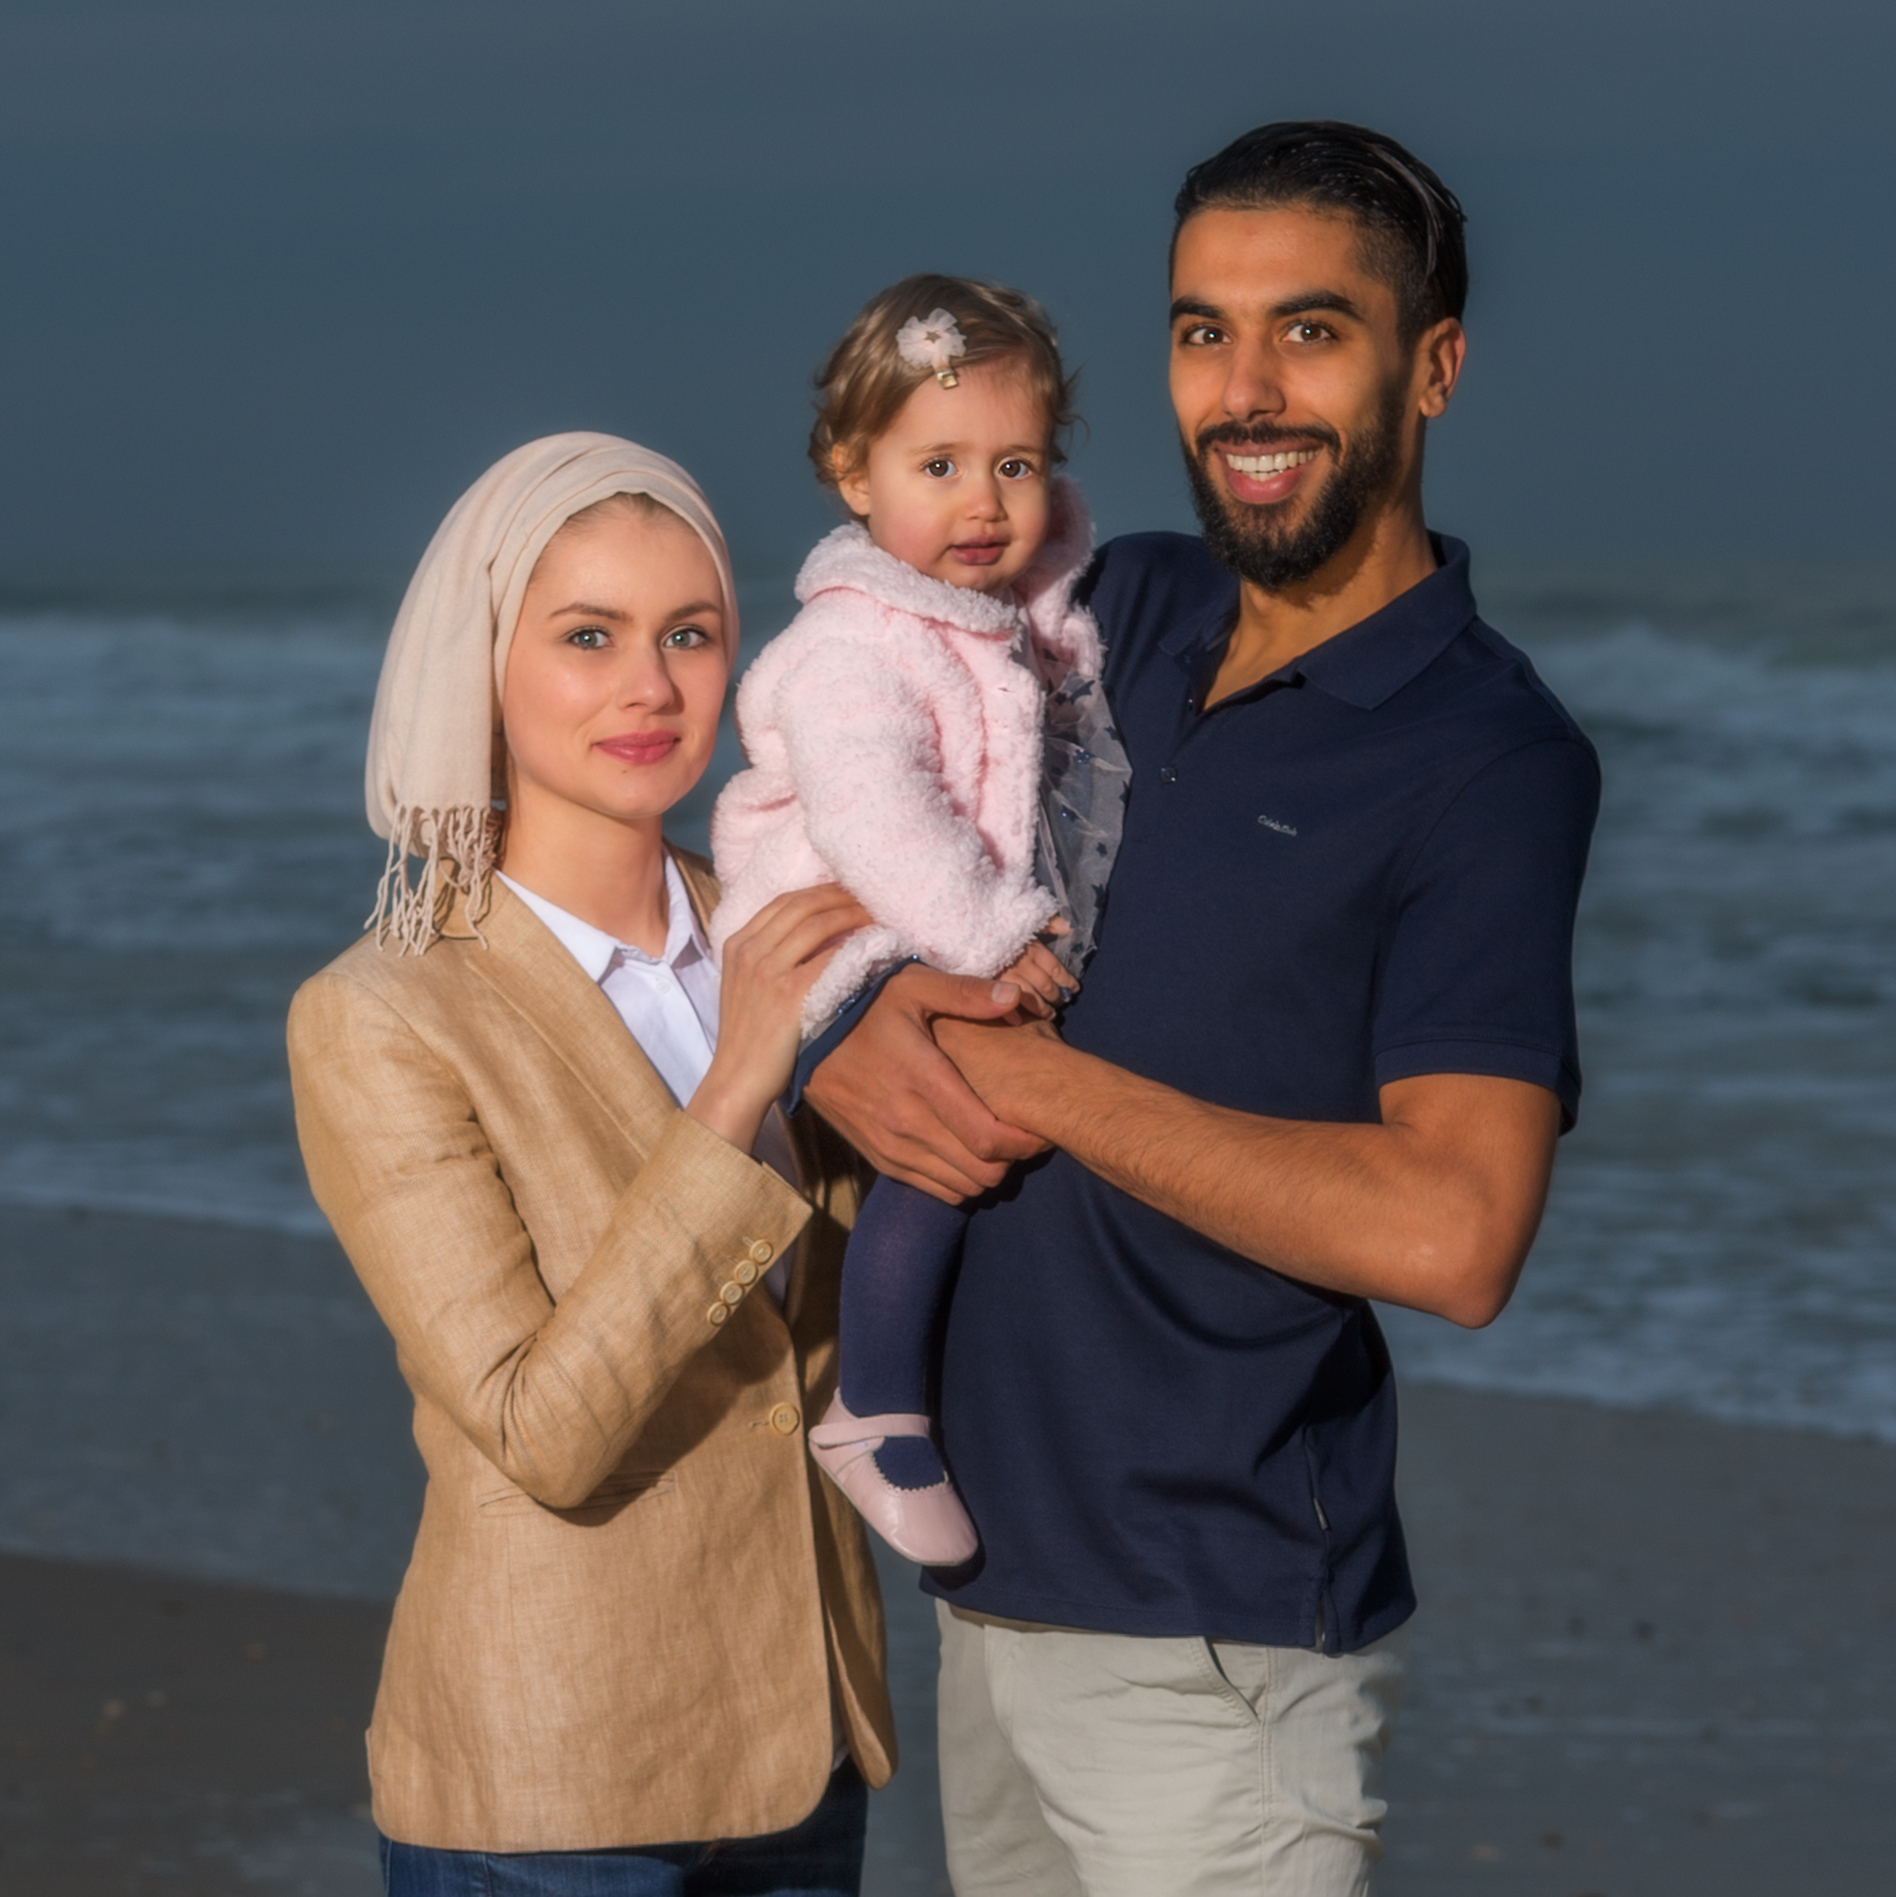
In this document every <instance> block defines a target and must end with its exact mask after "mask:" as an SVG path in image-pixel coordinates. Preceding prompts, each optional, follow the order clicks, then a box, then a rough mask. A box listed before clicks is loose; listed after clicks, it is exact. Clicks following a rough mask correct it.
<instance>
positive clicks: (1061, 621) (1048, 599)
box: [796, 474, 1098, 669]
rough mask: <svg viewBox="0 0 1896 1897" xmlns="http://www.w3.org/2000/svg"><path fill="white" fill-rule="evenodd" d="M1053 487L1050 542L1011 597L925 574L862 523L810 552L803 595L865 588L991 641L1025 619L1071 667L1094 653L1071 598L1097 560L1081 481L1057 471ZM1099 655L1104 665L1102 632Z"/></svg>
mask: <svg viewBox="0 0 1896 1897" xmlns="http://www.w3.org/2000/svg"><path fill="white" fill-rule="evenodd" d="M1050 488H1051V500H1052V523H1051V527H1050V530H1049V532H1048V534H1047V538H1046V541H1045V543H1044V544H1043V545H1042V547H1041V549H1040V551H1039V552H1038V553H1037V554H1036V555H1035V556H1034V560H1033V564H1032V565H1031V566H1029V567H1028V569H1027V571H1026V572H1025V573H1023V574H1022V575H1021V576H1020V578H1019V579H1018V580H1016V581H1015V582H1014V584H1013V585H1012V586H1011V587H1010V588H1009V589H1008V591H1007V592H1006V593H1004V594H1000V595H998V596H997V595H994V594H989V593H977V592H976V591H975V590H974V588H973V587H971V586H954V585H951V584H950V583H949V582H948V581H946V580H937V579H931V578H930V577H929V575H927V574H926V573H918V572H917V571H916V570H915V568H914V567H912V566H910V565H909V564H908V563H907V562H906V561H904V560H898V559H897V558H896V557H895V555H894V554H892V553H885V552H884V551H883V550H882V549H881V548H880V547H878V546H877V545H876V543H875V542H874V541H873V540H871V539H870V538H869V531H868V529H867V528H866V527H864V526H862V525H861V523H860V522H857V521H850V522H849V523H848V524H847V525H846V526H842V527H838V528H836V529H835V530H834V531H833V532H831V533H828V534H826V535H824V537H823V538H822V539H821V540H819V541H818V542H817V543H816V545H815V546H814V547H813V548H812V549H811V550H810V556H809V558H808V559H807V560H805V561H804V563H803V570H802V571H801V572H800V573H799V574H798V575H797V587H796V592H797V598H798V600H799V601H801V602H802V604H804V605H806V606H807V605H808V604H809V603H810V601H811V600H813V599H815V598H817V597H818V595H819V594H823V593H830V592H852V593H863V594H866V595H867V596H868V597H869V598H870V599H873V600H876V601H877V602H878V603H880V604H881V605H884V606H890V607H893V608H894V609H895V610H896V611H898V612H905V613H913V614H914V615H915V616H916V617H917V618H921V619H932V620H934V621H936V622H937V623H939V624H943V625H949V626H954V627H956V628H958V629H959V630H960V631H963V632H972V633H977V634H980V635H982V636H984V637H987V638H991V639H1000V638H1006V639H1011V638H1012V637H1013V636H1014V635H1015V634H1016V633H1017V632H1018V631H1019V630H1020V629H1021V627H1022V625H1023V624H1025V625H1026V626H1027V627H1028V628H1029V629H1030V630H1031V632H1032V635H1033V641H1034V644H1035V645H1036V646H1037V647H1039V648H1040V649H1041V650H1042V651H1043V652H1045V653H1049V654H1051V655H1053V656H1055V657H1057V658H1059V659H1061V660H1062V661H1064V663H1065V664H1066V665H1069V666H1071V665H1073V664H1075V663H1076V662H1079V661H1081V660H1082V659H1084V658H1085V657H1086V656H1087V653H1086V651H1085V650H1083V649H1076V648H1084V647H1085V646H1086V641H1085V639H1084V637H1078V638H1076V633H1079V632H1080V631H1081V630H1082V629H1080V628H1076V627H1075V625H1074V624H1073V621H1074V620H1075V618H1076V617H1077V618H1083V617H1084V616H1083V615H1075V614H1074V612H1073V610H1072V607H1071V604H1070V602H1071V598H1072V592H1073V586H1074V583H1075V581H1077V580H1078V578H1079V576H1080V575H1081V573H1083V572H1084V571H1085V570H1086V563H1087V562H1088V560H1090V559H1091V558H1092V554H1093V522H1092V518H1091V516H1090V515H1089V514H1088V513H1087V511H1086V502H1085V501H1084V500H1083V499H1082V498H1081V496H1080V490H1079V487H1078V485H1077V483H1075V482H1074V481H1073V480H1071V479H1070V478H1069V477H1068V476H1066V475H1064V474H1056V475H1055V476H1054V477H1053V480H1052V482H1051V483H1050ZM1087 623H1088V624H1089V625H1090V621H1089V622H1087ZM1091 657H1092V660H1093V663H1094V665H1096V664H1097V658H1098V641H1097V635H1095V637H1094V639H1093V641H1092V645H1091ZM1086 669H1091V667H1088V668H1086Z"/></svg>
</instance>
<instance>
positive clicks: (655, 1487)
mask: <svg viewBox="0 0 1896 1897" xmlns="http://www.w3.org/2000/svg"><path fill="white" fill-rule="evenodd" d="M677 1486H678V1478H677V1477H676V1476H675V1475H673V1474H672V1472H671V1471H670V1470H669V1469H649V1470H648V1469H621V1470H619V1471H617V1472H616V1473H615V1474H612V1475H609V1476H607V1477H606V1479H605V1480H604V1481H603V1482H602V1483H600V1485H599V1486H598V1487H597V1488H596V1489H594V1490H593V1492H592V1493H591V1494H590V1495H589V1496H587V1498H586V1499H585V1500H584V1501H583V1502H580V1503H578V1504H576V1505H575V1506H574V1507H572V1508H549V1507H548V1506H547V1505H546V1504H545V1503H544V1502H536V1501H535V1500H534V1499H533V1497H532V1496H531V1495H529V1494H528V1493H527V1492H526V1490H525V1489H514V1488H508V1489H490V1490H489V1491H488V1492H487V1493H486V1494H485V1495H478V1496H476V1497H475V1498H474V1505H475V1507H476V1508H478V1509H479V1510H480V1512H481V1514H483V1515H550V1516H552V1517H553V1518H554V1519H555V1520H556V1521H563V1522H579V1523H584V1524H587V1525H591V1524H593V1523H597V1522H602V1521H610V1520H611V1519H612V1517H613V1516H615V1515H616V1514H618V1512H619V1511H620V1510H621V1509H622V1508H624V1507H626V1506H627V1505H628V1504H629V1503H632V1502H636V1501H637V1500H638V1499H639V1498H640V1497H641V1496H646V1495H669V1494H670V1493H671V1492H672V1490H674V1489H675V1488H677Z"/></svg>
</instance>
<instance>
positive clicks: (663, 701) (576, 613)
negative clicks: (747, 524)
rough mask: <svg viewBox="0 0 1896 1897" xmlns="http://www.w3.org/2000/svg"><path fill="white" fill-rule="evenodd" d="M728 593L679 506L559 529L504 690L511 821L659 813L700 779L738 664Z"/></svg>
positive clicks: (510, 658)
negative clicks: (726, 607)
mask: <svg viewBox="0 0 1896 1897" xmlns="http://www.w3.org/2000/svg"><path fill="white" fill-rule="evenodd" d="M722 602H723V593H722V591H721V589H720V588H719V585H718V569H717V566H716V564H715V563H714V562H713V560H712V558H711V554H710V552H709V550H708V549H707V548H706V547H705V544H704V542H703V541H701V540H700V539H699V538H698V536H697V535H696V534H695V533H693V532H692V530H691V529H690V528H689V527H687V526H686V525H685V523H684V522H683V521H682V520H680V519H679V518H678V517H677V515H675V514H672V513H668V512H655V513H646V512H643V511H640V512H633V511H631V510H630V509H627V510H620V509H618V508H612V509H609V510H607V511H606V512H604V513H602V514H597V515H594V516H592V517H591V518H590V519H587V520H584V521H580V522H577V523H575V524H573V525H569V526H567V527H565V528H563V529H562V530H561V531H560V532H559V533H558V534H556V535H555V536H554V537H553V539H552V541H551V542H550V543H549V544H548V546H547V549H546V551H545V552H544V553H543V554H541V555H540V559H539V564H538V565H536V566H535V567H534V569H533V577H532V579H531V580H530V581H529V582H528V584H527V591H526V597H525V599H524V600H523V601H522V602H521V607H520V622H519V625H518V626H517V627H516V629H515V632H514V638H513V645H512V648H511V649H510V650H509V652H508V655H507V674H506V680H505V684H504V686H503V688H502V691H501V701H500V711H501V725H502V729H503V730H504V732H505V734H506V741H507V750H508V753H509V757H510V760H511V770H510V773H509V777H510V782H509V787H508V803H509V824H510V827H511V826H514V825H518V824H521V823H532V822H534V821H536V820H537V819H538V817H539V816H540V814H541V813H542V812H544V813H546V814H547V815H553V814H554V813H555V812H556V811H557V812H558V813H559V814H560V815H561V816H562V817H564V818H567V819H570V818H571V817H572V816H573V815H574V814H576V813H577V812H582V811H583V812H591V813H593V814H595V815H597V816H600V817H604V818H608V819H610V820H612V821H614V822H619V823H625V822H629V821H635V820H640V819H656V818H658V817H660V816H662V815H663V814H664V813H665V812H666V811H667V810H669V809H670V808H671V807H672V805H673V804H675V803H676V802H677V801H678V800H679V798H681V797H682V796H684V794H685V793H686V792H687V791H688V790H690V789H691V787H692V786H693V785H694V784H695V783H697V781H698V779H699V777H700V776H702V775H703V772H704V768H705V766H706V765H707V764H708V763H709V762H710V760H711V747H712V745H713V744H714V743H715V742H716V740H717V733H718V713H719V710H720V708H721V707H722V705H723V702H724V686H725V682H726V680H727V679H728V678H729V676H730V671H731V649H730V640H731V637H732V632H733V629H732V628H731V627H729V626H728V625H727V624H726V620H725V613H724V607H723V603H722Z"/></svg>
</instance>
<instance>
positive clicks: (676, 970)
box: [496, 853, 797, 1304]
mask: <svg viewBox="0 0 1896 1897" xmlns="http://www.w3.org/2000/svg"><path fill="white" fill-rule="evenodd" d="M496 874H499V872H496ZM500 880H501V881H502V882H503V883H505V884H506V885H507V887H508V888H509V889H511V890H512V891H513V893H514V894H515V895H516V896H518V897H519V898H520V900H521V901H522V902H524V903H525V904H526V905H527V907H528V908H529V909H531V910H532V911H533V913H534V914H535V915H536V916H538V917H539V918H540V920H541V921H542V922H544V923H545V924H546V926H547V927H548V928H549V929H551V930H552V932H553V934H554V935H555V936H556V937H557V938H558V940H559V943H560V946H561V947H562V948H564V949H565V950H566V951H567V953H568V954H569V955H571V956H572V958H573V960H574V961H576V962H577V963H578V964H579V965H580V967H581V968H582V969H583V970H584V971H585V974H586V979H587V980H588V981H592V982H597V983H598V985H599V986H600V988H601V989H603V990H604V992H605V997H606V999H607V1000H608V1001H610V1002H611V1003H612V1005H613V1007H614V1009H615V1010H616V1011H617V1013H618V1016H619V1019H620V1020H621V1021H623V1022H624V1023H625V1025H626V1027H627V1028H628V1029H629V1030H630V1032H631V1035H632V1038H633V1039H634V1040H635V1041H637V1042H638V1044H639V1048H640V1051H641V1052H642V1053H643V1054H644V1055H645V1058H646V1059H647V1060H649V1061H650V1062H651V1063H652V1066H653V1067H654V1068H655V1069H656V1070H657V1073H658V1077H659V1079H661V1080H662V1081H663V1082H664V1083H665V1085H666V1086H667V1087H668V1088H669V1089H670V1090H671V1096H672V1098H673V1099H674V1100H676V1101H677V1102H678V1104H679V1105H680V1106H683V1105H684V1104H685V1103H686V1102H687V1101H688V1100H689V1099H690V1098H691V1096H692V1095H693V1094H694V1093H696V1092H697V1090H698V1083H699V1081H701V1080H702V1079H703V1078H704V1076H705V1070H706V1069H707V1068H708V1067H709V1066H710V1065H711V1055H712V1053H713V1051H714V1050H715V1049H716V1047H717V1044H718V965H717V963H716V962H714V961H713V960H712V959H711V947H710V944H709V943H708V942H706V941H705V939H704V933H703V931H702V930H701V929H700V928H699V927H698V917H697V912H696V911H695V910H694V909H693V908H692V906H691V892H690V891H689V890H688V889H687V888H686V887H685V879H684V876H683V875H682V874H681V873H680V871H679V868H678V865H677V863H676V862H674V861H673V859H672V857H671V856H670V854H669V853H667V855H666V857H665V908H666V917H667V920H666V924H665V946H664V948H663V950H662V951H661V952H660V953H659V954H657V955H648V954H647V953H646V952H645V951H644V950H643V949H642V948H636V947H634V946H633V944H631V943H630V942H621V941H620V940H619V939H618V938H617V937H616V936H612V935H608V934H607V933H606V932H605V930H604V929H596V928H594V927H593V925H592V924H591V923H590V922H582V921H581V920H580V919H579V917H578V916H575V915H569V914H568V913H567V911H566V910H564V909H561V908H559V907H558V906H557V905H555V904H553V903H550V902H548V901H547V899H546V898H545V897H544V896H536V895H535V894H534V893H533V891H532V890H530V889H526V888H523V887H522V886H521V885H520V884H519V883H517V882H515V881H514V879H513V878H512V877H511V876H507V875H501V876H500ZM751 1155H752V1157H753V1158H755V1159H757V1160H758V1161H760V1162H761V1163H762V1164H764V1165H766V1166H768V1167H769V1168H770V1169H771V1170H772V1171H773V1172H775V1173H776V1174H778V1175H779V1177H781V1178H782V1179H784V1180H785V1181H786V1182H787V1183H788V1184H790V1185H792V1186H795V1185H796V1184H797V1162H796V1156H795V1154H794V1152H793V1150H792V1148H791V1145H790V1129H789V1128H788V1127H787V1126H786V1125H785V1124H784V1118H783V1109H782V1108H781V1107H775V1106H773V1107H772V1108H771V1109H770V1111H769V1112H768V1113H767V1114H765V1115H764V1123H763V1125H762V1127H761V1128H759V1130H758V1134H757V1143H756V1144H755V1145H754V1146H753V1147H752V1148H751ZM795 1255H796V1247H795V1246H794V1245H790V1246H786V1247H785V1249H784V1250H783V1251H782V1252H781V1253H779V1254H778V1257H777V1262H776V1263H775V1264H773V1265H772V1266H771V1268H770V1269H769V1270H768V1271H767V1272H765V1274H764V1282H765V1283H766V1284H767V1285H768V1286H769V1287H770V1290H771V1294H772V1296H774V1297H775V1298H776V1300H777V1302H778V1303H779V1304H781V1303H782V1302H783V1297H784V1292H785V1290H786V1288H787V1287H788V1285H789V1282H790V1263H791V1260H792V1259H793V1258H794V1257H795Z"/></svg>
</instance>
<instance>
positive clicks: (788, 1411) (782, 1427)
mask: <svg viewBox="0 0 1896 1897" xmlns="http://www.w3.org/2000/svg"><path fill="white" fill-rule="evenodd" d="M802 1421H803V1418H802V1417H801V1416H799V1415H798V1414H797V1406H796V1405H795V1404H794V1403H779V1404H778V1405H777V1407H776V1408H775V1409H774V1410H772V1411H771V1412H770V1427H771V1428H772V1429H774V1430H775V1431H776V1432H777V1434H778V1435H779V1436H794V1435H795V1434H796V1433H797V1425H798V1424H799V1423H800V1422H802Z"/></svg>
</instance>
